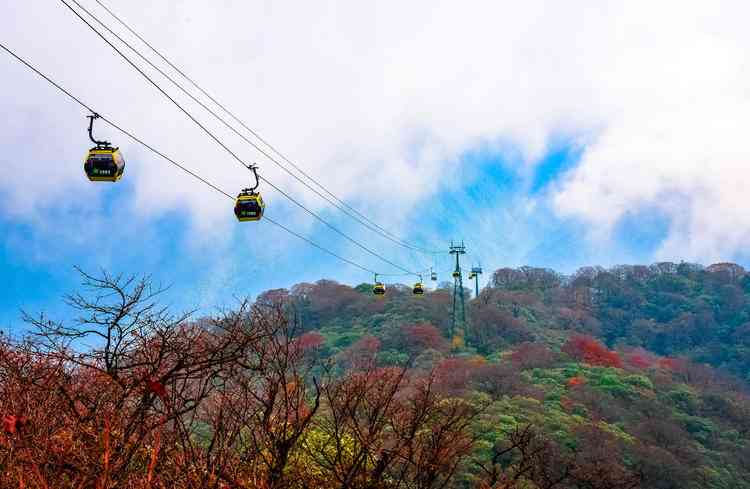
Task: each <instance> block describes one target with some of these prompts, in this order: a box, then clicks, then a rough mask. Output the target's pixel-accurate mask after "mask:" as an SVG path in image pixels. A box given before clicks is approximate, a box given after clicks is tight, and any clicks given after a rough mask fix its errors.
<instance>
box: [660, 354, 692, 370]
mask: <svg viewBox="0 0 750 489" xmlns="http://www.w3.org/2000/svg"><path fill="white" fill-rule="evenodd" d="M659 367H660V368H663V369H664V370H671V371H672V372H682V371H684V370H685V368H686V367H687V361H686V360H684V359H682V358H672V357H664V358H661V359H659Z"/></svg>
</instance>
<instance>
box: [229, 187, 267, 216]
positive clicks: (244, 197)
mask: <svg viewBox="0 0 750 489" xmlns="http://www.w3.org/2000/svg"><path fill="white" fill-rule="evenodd" d="M265 208H266V204H265V202H263V197H261V195H260V194H259V193H256V192H253V191H252V190H243V191H242V192H240V194H239V195H238V196H237V200H236V201H235V202H234V215H235V216H237V220H238V221H241V222H245V221H260V219H261V218H262V217H263V211H264V210H265Z"/></svg>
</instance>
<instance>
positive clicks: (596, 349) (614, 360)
mask: <svg viewBox="0 0 750 489" xmlns="http://www.w3.org/2000/svg"><path fill="white" fill-rule="evenodd" d="M562 351H564V352H565V353H567V354H568V355H570V356H572V357H573V358H575V359H577V360H581V361H583V362H585V363H588V364H590V365H599V366H602V367H617V368H622V360H620V355H618V354H617V352H614V351H610V350H609V349H608V348H607V347H606V346H604V345H603V344H602V343H600V342H599V341H597V340H596V339H595V338H592V337H591V336H587V335H573V336H571V337H570V338H568V341H567V342H566V343H565V345H563V348H562Z"/></svg>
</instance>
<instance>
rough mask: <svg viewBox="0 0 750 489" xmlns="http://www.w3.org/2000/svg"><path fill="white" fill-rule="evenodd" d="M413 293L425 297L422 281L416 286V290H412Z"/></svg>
mask: <svg viewBox="0 0 750 489" xmlns="http://www.w3.org/2000/svg"><path fill="white" fill-rule="evenodd" d="M412 293H413V294H414V295H424V286H423V285H422V282H421V281H419V282H417V283H416V284H414V289H412Z"/></svg>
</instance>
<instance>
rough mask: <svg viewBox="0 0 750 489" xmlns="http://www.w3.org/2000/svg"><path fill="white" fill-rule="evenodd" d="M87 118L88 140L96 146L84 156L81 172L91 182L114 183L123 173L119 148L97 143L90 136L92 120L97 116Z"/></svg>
mask: <svg viewBox="0 0 750 489" xmlns="http://www.w3.org/2000/svg"><path fill="white" fill-rule="evenodd" d="M86 117H88V118H89V139H91V141H93V142H94V144H96V146H94V147H93V148H91V149H90V150H89V151H88V153H87V154H86V159H85V160H84V162H83V171H84V172H85V173H86V176H87V177H88V179H89V180H90V181H92V182H116V181H118V180H119V179H121V178H122V174H123V172H124V171H125V159H124V158H123V157H122V153H120V148H113V147H112V146H111V144H110V143H109V141H97V140H96V139H94V136H93V134H92V131H93V128H94V119H98V118H99V117H100V116H99V114H93V115H89V116H86Z"/></svg>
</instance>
